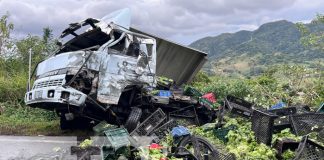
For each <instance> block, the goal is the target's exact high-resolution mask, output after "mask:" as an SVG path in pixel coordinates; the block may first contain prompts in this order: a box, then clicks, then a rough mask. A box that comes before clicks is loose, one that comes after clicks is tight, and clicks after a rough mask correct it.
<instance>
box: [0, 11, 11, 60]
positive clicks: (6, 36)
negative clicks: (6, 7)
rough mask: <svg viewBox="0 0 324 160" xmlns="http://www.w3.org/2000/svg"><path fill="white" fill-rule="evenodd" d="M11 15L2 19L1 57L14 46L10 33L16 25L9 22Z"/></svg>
mask: <svg viewBox="0 0 324 160" xmlns="http://www.w3.org/2000/svg"><path fill="white" fill-rule="evenodd" d="M8 18H9V13H7V14H5V15H3V16H2V17H1V18H0V56H5V51H6V50H8V49H10V48H11V47H12V46H13V43H12V41H11V38H10V33H11V31H12V30H13V29H14V25H13V23H11V22H8Z"/></svg>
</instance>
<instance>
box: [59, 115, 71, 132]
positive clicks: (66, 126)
mask: <svg viewBox="0 0 324 160" xmlns="http://www.w3.org/2000/svg"><path fill="white" fill-rule="evenodd" d="M60 128H61V130H67V129H72V128H73V124H72V121H68V120H66V118H65V116H61V117H60Z"/></svg>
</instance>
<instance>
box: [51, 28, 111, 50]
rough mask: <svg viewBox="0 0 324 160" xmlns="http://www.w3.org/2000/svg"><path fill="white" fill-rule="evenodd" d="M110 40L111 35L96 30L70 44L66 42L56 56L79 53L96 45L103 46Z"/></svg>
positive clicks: (77, 37) (83, 34) (74, 39)
mask: <svg viewBox="0 0 324 160" xmlns="http://www.w3.org/2000/svg"><path fill="white" fill-rule="evenodd" d="M109 39H110V37H109V35H107V34H106V33H104V32H102V31H101V29H100V28H94V29H92V30H90V31H87V32H84V33H82V34H80V35H77V36H75V37H74V38H72V39H71V40H69V41H68V42H66V43H65V44H64V45H63V46H62V47H61V48H60V50H59V51H58V52H57V53H56V54H60V53H63V52H71V51H77V50H81V49H85V48H89V47H93V46H96V45H99V46H101V45H103V44H104V43H106V42H107V41H108V40H109Z"/></svg>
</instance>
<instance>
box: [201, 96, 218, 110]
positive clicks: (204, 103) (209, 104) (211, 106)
mask: <svg viewBox="0 0 324 160" xmlns="http://www.w3.org/2000/svg"><path fill="white" fill-rule="evenodd" d="M199 103H200V104H202V105H204V106H208V107H209V108H215V106H214V105H213V103H211V102H210V101H208V100H207V99H205V98H199Z"/></svg>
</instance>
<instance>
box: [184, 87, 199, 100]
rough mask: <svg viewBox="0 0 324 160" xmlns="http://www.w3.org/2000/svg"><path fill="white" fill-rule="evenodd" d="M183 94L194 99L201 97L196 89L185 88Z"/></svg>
mask: <svg viewBox="0 0 324 160" xmlns="http://www.w3.org/2000/svg"><path fill="white" fill-rule="evenodd" d="M184 94H185V95H187V96H194V97H196V98H198V97H201V96H202V94H201V93H200V92H199V91H198V90H197V89H195V88H192V87H186V88H185V91H184Z"/></svg>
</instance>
